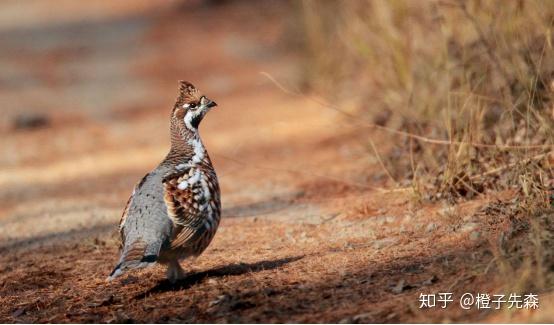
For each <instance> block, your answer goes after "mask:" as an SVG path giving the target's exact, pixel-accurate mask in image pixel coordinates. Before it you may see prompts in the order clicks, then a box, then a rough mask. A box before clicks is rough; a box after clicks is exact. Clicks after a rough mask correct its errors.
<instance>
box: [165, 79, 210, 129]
mask: <svg viewBox="0 0 554 325" xmlns="http://www.w3.org/2000/svg"><path fill="white" fill-rule="evenodd" d="M214 106H217V104H216V103H215V102H214V101H212V100H211V99H209V98H208V97H206V96H204V95H202V93H200V92H199V91H198V89H196V88H195V87H194V86H193V85H192V84H191V83H190V82H188V81H182V80H181V81H179V97H178V98H177V101H176V103H175V106H174V107H173V114H172V123H176V124H177V125H182V126H183V127H185V128H186V129H188V130H189V131H192V132H195V131H196V130H198V126H199V125H200V122H201V121H202V119H203V118H204V116H206V113H208V112H209V111H210V110H211V109H212V108H213V107H214Z"/></svg>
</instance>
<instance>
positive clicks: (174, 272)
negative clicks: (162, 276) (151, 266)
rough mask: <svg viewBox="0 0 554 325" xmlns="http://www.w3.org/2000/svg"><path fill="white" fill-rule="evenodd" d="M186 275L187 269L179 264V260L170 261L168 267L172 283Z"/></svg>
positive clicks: (168, 276)
mask: <svg viewBox="0 0 554 325" xmlns="http://www.w3.org/2000/svg"><path fill="white" fill-rule="evenodd" d="M184 277H185V270H183V268H182V267H181V265H180V264H179V261H177V260H173V261H171V262H169V265H168V267H167V279H168V280H169V282H171V283H175V282H177V281H178V280H180V279H183V278H184Z"/></svg>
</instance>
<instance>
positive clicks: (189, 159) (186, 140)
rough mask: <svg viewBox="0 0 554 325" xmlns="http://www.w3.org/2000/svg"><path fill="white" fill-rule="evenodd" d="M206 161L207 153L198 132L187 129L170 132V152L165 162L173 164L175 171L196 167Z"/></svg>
mask: <svg viewBox="0 0 554 325" xmlns="http://www.w3.org/2000/svg"><path fill="white" fill-rule="evenodd" d="M208 159H209V158H208V153H207V152H206V148H205V147H204V144H203V143H202V140H201V139H200V134H199V133H198V130H196V129H195V130H190V129H188V128H184V129H183V128H179V129H174V130H172V132H171V150H170V151H169V154H168V156H167V158H166V160H168V161H170V162H171V163H172V164H174V165H175V166H176V168H177V169H185V168H187V167H194V166H198V165H200V164H202V163H203V162H204V160H208Z"/></svg>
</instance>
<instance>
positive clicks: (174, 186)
mask: <svg viewBox="0 0 554 325" xmlns="http://www.w3.org/2000/svg"><path fill="white" fill-rule="evenodd" d="M201 178H202V174H201V171H200V170H199V169H198V168H189V169H187V170H184V171H182V172H177V173H174V174H170V175H168V176H166V177H164V179H163V186H164V201H165V204H166V207H167V214H168V215H169V218H170V219H171V220H172V221H173V224H174V226H175V228H174V229H175V230H176V232H175V233H174V236H173V240H172V242H171V246H172V247H179V246H186V245H187V244H188V243H191V242H194V241H195V239H196V238H198V236H200V235H201V234H202V233H203V231H202V230H206V229H205V227H204V220H205V212H206V211H204V208H205V202H203V199H204V198H203V195H202V181H203V180H202V179H201Z"/></svg>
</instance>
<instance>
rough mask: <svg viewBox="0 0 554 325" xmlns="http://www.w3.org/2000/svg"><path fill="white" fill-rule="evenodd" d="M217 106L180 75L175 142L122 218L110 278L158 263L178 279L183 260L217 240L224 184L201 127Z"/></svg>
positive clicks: (172, 128) (173, 131) (172, 119)
mask: <svg viewBox="0 0 554 325" xmlns="http://www.w3.org/2000/svg"><path fill="white" fill-rule="evenodd" d="M215 106H217V104H216V103H215V102H214V101H212V100H211V99H209V98H208V97H206V96H204V95H203V94H202V93H201V92H200V91H199V90H198V89H196V88H195V87H194V85H193V84H191V83H190V82H187V81H183V80H181V81H179V95H178V97H177V100H176V102H175V104H174V106H173V109H172V111H171V117H170V135H171V136H170V138H171V148H170V150H169V153H168V154H167V156H166V157H165V159H163V161H162V162H161V163H160V164H159V165H158V166H157V167H156V168H155V169H153V170H152V171H151V172H149V173H148V174H146V175H145V176H144V177H143V178H142V180H140V181H139V182H138V183H137V184H136V185H135V187H134V190H133V193H132V194H131V197H130V198H129V200H128V201H127V204H126V206H125V208H124V210H123V214H122V216H121V221H120V223H119V233H120V237H121V245H120V256H119V260H118V262H117V265H116V266H115V268H114V269H113V271H112V272H111V273H110V275H109V276H108V279H107V280H108V281H111V280H113V279H115V278H117V277H119V276H121V275H122V274H124V273H126V272H127V271H129V270H133V269H140V268H145V267H148V266H153V265H155V264H156V263H159V264H162V265H167V279H168V280H169V281H170V282H171V283H175V282H177V281H178V280H180V279H182V278H184V277H185V271H184V270H183V268H182V267H181V265H180V263H179V262H180V261H181V260H184V259H186V258H189V257H197V256H199V255H200V254H202V252H203V251H204V250H205V249H206V248H207V247H208V245H209V244H210V242H211V241H212V239H213V237H214V235H215V233H216V231H217V228H218V226H219V221H220V216H221V199H220V189H219V183H218V179H217V175H216V172H215V169H214V167H213V165H212V162H211V160H210V157H209V155H208V152H207V151H206V149H205V147H204V144H203V143H202V140H201V138H200V134H199V131H198V127H199V125H200V122H201V121H202V119H203V118H204V117H205V116H206V114H207V113H208V112H209V111H210V110H211V109H212V108H213V107H215Z"/></svg>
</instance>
